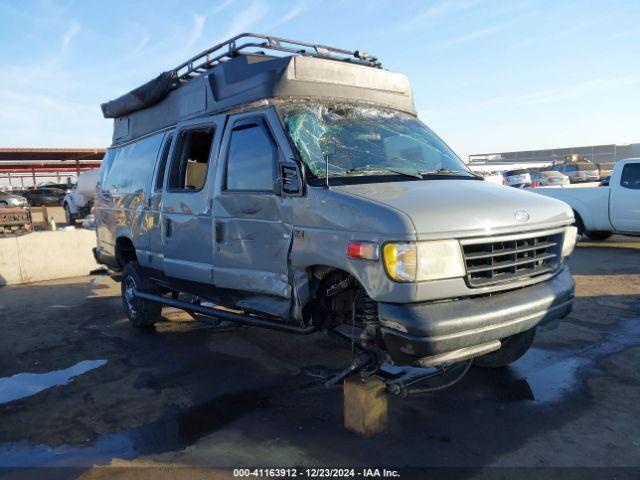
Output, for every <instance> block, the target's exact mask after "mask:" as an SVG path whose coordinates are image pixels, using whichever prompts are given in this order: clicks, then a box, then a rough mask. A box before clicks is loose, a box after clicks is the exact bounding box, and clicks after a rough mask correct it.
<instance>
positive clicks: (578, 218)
mask: <svg viewBox="0 0 640 480" xmlns="http://www.w3.org/2000/svg"><path fill="white" fill-rule="evenodd" d="M573 216H574V218H575V219H576V223H575V225H576V228H577V229H578V235H584V234H585V232H586V229H585V228H584V222H583V221H582V217H581V216H580V214H579V213H578V212H576V211H575V210H574V211H573Z"/></svg>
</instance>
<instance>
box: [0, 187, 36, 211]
mask: <svg viewBox="0 0 640 480" xmlns="http://www.w3.org/2000/svg"><path fill="white" fill-rule="evenodd" d="M28 205H29V202H28V201H27V199H26V198H24V197H23V196H20V195H16V194H15V193H9V192H3V191H0V208H1V207H26V206H28Z"/></svg>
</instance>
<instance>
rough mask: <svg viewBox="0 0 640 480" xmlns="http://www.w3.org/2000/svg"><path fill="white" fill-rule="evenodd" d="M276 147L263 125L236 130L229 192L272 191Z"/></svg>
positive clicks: (253, 124)
mask: <svg viewBox="0 0 640 480" xmlns="http://www.w3.org/2000/svg"><path fill="white" fill-rule="evenodd" d="M277 152H278V150H277V147H276V144H275V142H274V140H273V138H272V137H271V134H270V133H269V131H268V130H267V129H266V126H265V125H264V124H263V123H262V122H256V123H250V124H246V125H242V126H239V127H235V128H234V129H233V130H232V132H231V140H230V143H229V156H228V159H227V176H226V188H227V190H250V191H273V169H274V165H275V161H276V157H277Z"/></svg>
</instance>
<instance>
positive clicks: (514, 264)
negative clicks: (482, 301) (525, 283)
mask: <svg viewBox="0 0 640 480" xmlns="http://www.w3.org/2000/svg"><path fill="white" fill-rule="evenodd" d="M461 243H462V250H463V252H464V259H465V263H466V267H467V283H468V285H469V286H470V287H484V286H487V285H495V284H499V283H508V282H513V281H516V280H521V279H524V278H528V277H534V276H537V275H543V274H545V273H549V272H551V271H553V270H555V269H556V268H558V266H559V265H560V248H561V245H562V233H561V232H551V233H549V232H546V233H538V234H527V235H522V236H515V235H514V236H505V237H495V238H483V239H473V240H467V241H462V242H461Z"/></svg>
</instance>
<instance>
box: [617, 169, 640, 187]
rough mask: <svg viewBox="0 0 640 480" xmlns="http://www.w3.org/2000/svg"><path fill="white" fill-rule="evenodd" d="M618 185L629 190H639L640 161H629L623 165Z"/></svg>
mask: <svg viewBox="0 0 640 480" xmlns="http://www.w3.org/2000/svg"><path fill="white" fill-rule="evenodd" d="M620 185H621V186H622V187H624V188H630V189H631V190H640V163H630V164H628V165H625V166H624V169H623V170H622V176H621V177H620Z"/></svg>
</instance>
